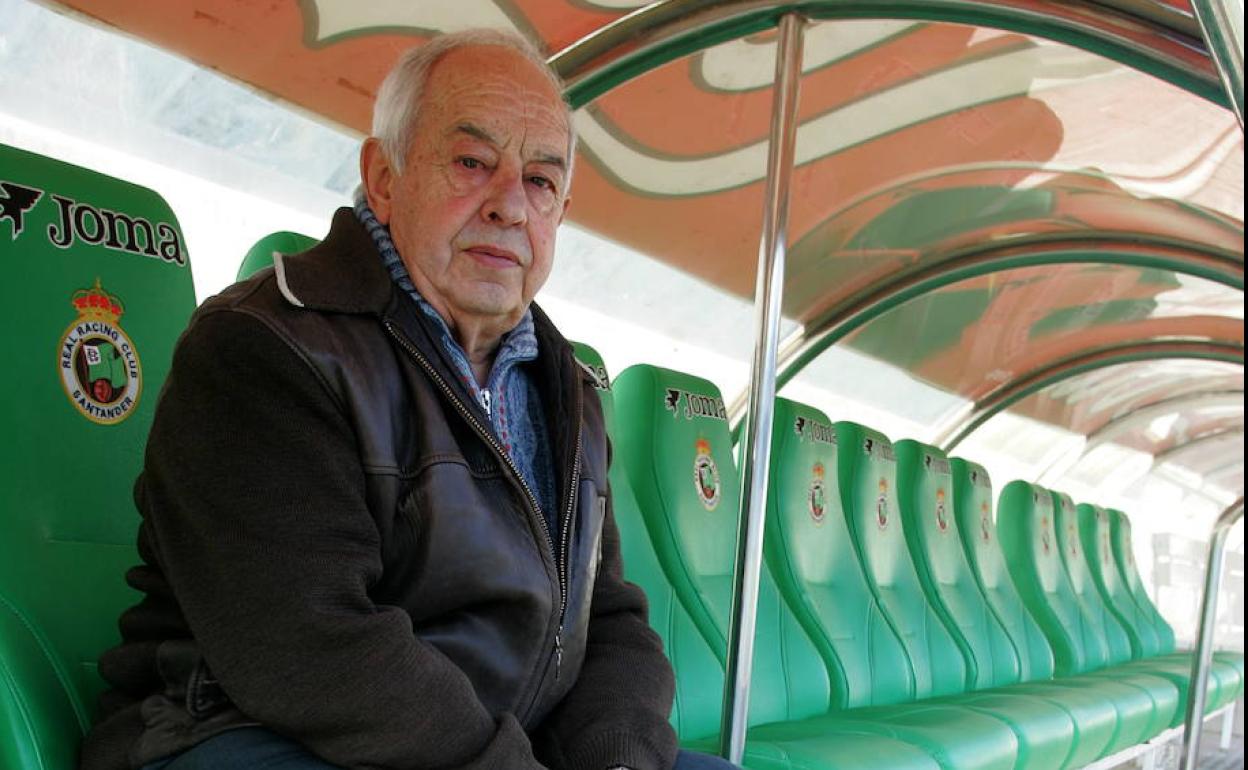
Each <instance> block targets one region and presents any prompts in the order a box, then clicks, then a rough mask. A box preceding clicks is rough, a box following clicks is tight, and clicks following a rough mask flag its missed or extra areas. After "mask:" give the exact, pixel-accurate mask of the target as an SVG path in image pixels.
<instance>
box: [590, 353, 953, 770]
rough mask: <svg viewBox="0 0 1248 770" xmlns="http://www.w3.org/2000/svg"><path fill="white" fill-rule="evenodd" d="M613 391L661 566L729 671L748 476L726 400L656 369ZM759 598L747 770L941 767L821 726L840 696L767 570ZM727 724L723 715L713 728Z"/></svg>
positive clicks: (707, 739)
mask: <svg viewBox="0 0 1248 770" xmlns="http://www.w3.org/2000/svg"><path fill="white" fill-rule="evenodd" d="M613 391H614V398H615V408H616V424H617V425H618V426H620V430H619V431H618V435H617V436H616V437H615V441H616V446H617V454H616V457H617V460H622V462H623V465H624V467H625V469H626V472H627V475H628V477H629V480H630V483H631V486H632V488H633V491H634V493H635V495H636V497H637V501H638V504H639V506H640V510H641V515H642V518H643V519H644V521H645V524H646V529H647V531H648V532H649V534H650V536H651V542H652V544H653V546H654V552H655V554H656V555H657V559H658V562H659V564H660V565H661V567H662V571H663V573H664V575H665V576H667V578H668V580H669V582H670V583H671V585H672V587H673V593H674V595H675V597H676V599H677V600H678V602H679V603H680V605H681V606H682V607H683V608H684V609H685V610H687V611H688V612H689V615H690V618H691V622H692V623H693V625H694V626H696V627H697V628H698V629H699V630H700V631H702V632H703V633H704V634H705V637H706V639H707V641H708V642H709V643H710V646H711V647H712V648H713V649H714V650H715V653H716V656H717V657H718V658H719V659H721V660H722V659H723V658H724V657H725V656H726V651H727V644H726V641H725V640H726V636H727V625H728V616H729V613H730V602H731V590H732V584H731V580H732V569H733V560H734V557H735V542H736V530H737V522H738V515H739V503H738V499H739V490H738V486H739V477H738V475H737V471H736V467H735V465H734V461H733V457H732V451H731V436H730V433H729V430H728V424H727V421H726V415H725V413H724V410H723V401H722V398H721V397H720V394H719V391H718V389H716V388H715V387H714V385H712V384H711V383H709V382H707V381H706V380H703V379H700V378H697V377H693V376H690V375H686V374H682V373H679V372H673V371H671V370H667V369H660V368H657V367H651V366H634V367H630V368H629V369H627V370H625V371H624V372H623V373H621V374H620V375H619V377H618V378H617V379H616V382H615V384H614V386H613ZM759 591H760V595H759V602H758V630H757V633H756V642H755V648H754V649H755V654H754V662H753V672H754V676H753V679H752V685H751V691H750V710H749V722H750V725H751V727H750V731H749V734H748V738H747V743H746V757H745V762H746V765H747V766H749V767H758V768H772V767H776V768H790V767H791V768H827V769H828V770H841V769H842V768H845V769H847V770H848V769H850V768H864V769H865V768H869V767H875V766H887V767H898V768H916V769H918V768H924V769H925V770H932V769H934V768H938V767H942V765H941V764H938V762H937V760H936V759H935V758H933V757H931V756H929V753H928V752H927V751H925V750H924V749H923V748H922V747H916V746H915V745H912V744H911V743H910V742H908V741H902V740H897V739H894V738H893V737H890V736H889V735H888V734H887V730H888V729H889V728H888V727H887V726H883V725H879V724H874V723H867V724H863V725H861V726H859V725H853V724H849V725H839V724H836V723H834V722H831V721H825V722H820V721H818V720H819V717H820V716H821V715H826V713H827V709H828V704H829V701H830V697H831V696H830V692H829V679H828V674H827V671H826V669H825V668H824V666H823V663H822V660H821V659H820V657H819V655H818V653H817V652H816V650H815V648H814V645H813V644H812V642H811V640H810V638H809V637H808V636H807V634H806V632H805V631H804V629H802V628H801V626H800V624H799V623H798V622H797V620H796V618H795V617H794V616H793V614H792V613H791V612H790V611H789V610H788V609H787V606H786V605H785V603H784V602H783V601H782V600H781V598H780V596H779V593H778V591H777V590H776V587H775V584H774V582H773V581H772V579H771V576H770V572H769V571H768V570H764V572H763V579H762V580H761V582H760V585H759ZM673 664H674V666H675V668H676V675H677V678H678V679H682V678H684V677H685V676H686V674H685V672H684V671H683V670H682V667H681V662H680V661H679V660H676V659H673ZM721 677H722V672H721ZM716 695H717V696H718V690H717V691H716ZM718 716H719V715H718V711H716V713H715V715H714V718H715V720H716V723H717V721H718ZM706 721H707V722H709V721H710V720H709V718H708V719H707V720H706ZM685 745H688V746H691V747H694V748H703V749H706V748H713V747H714V746H715V745H716V738H715V735H714V733H712V734H709V735H707V736H704V737H702V738H701V740H697V739H694V740H688V741H686V742H685ZM943 766H944V767H949V765H943Z"/></svg>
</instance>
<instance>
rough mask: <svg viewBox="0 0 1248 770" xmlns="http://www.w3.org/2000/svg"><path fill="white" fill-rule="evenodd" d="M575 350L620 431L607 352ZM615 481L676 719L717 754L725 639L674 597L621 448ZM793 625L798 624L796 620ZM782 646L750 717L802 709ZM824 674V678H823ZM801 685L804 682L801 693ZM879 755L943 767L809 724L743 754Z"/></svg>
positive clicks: (781, 764)
mask: <svg viewBox="0 0 1248 770" xmlns="http://www.w3.org/2000/svg"><path fill="white" fill-rule="evenodd" d="M577 357H578V358H579V359H580V361H582V363H584V364H587V366H588V367H589V368H590V369H593V371H594V372H595V374H597V376H598V379H599V382H600V383H602V384H603V386H604V388H603V389H600V391H599V396H602V402H603V412H604V417H605V418H607V424H608V429H609V431H610V432H612V434H613V436H617V433H618V428H617V426H618V424H619V423H618V422H617V419H615V409H614V398H613V394H612V392H610V391H609V389H607V388H609V387H610V386H609V379H608V374H607V369H605V367H604V366H603V362H602V358H600V357H599V356H598V354H597V353H595V352H594V351H592V349H590V348H588V346H583V344H578V346H577ZM625 424H629V423H628V422H625ZM625 441H626V439H625ZM610 483H612V493H613V505H614V515H615V520H617V525H618V527H619V530H620V545H622V552H623V558H624V569H625V577H626V578H628V579H629V580H631V582H634V583H636V584H638V585H640V587H641V588H643V590H645V593H646V597H648V598H649V600H650V624H651V626H653V628H654V629H655V630H656V631H658V633H659V635H660V636H661V638H663V640H664V649H665V651H666V654H668V656H669V659H670V660H671V663H673V669H674V670H675V674H676V698H675V703H674V705H673V714H671V723H673V726H674V728H675V729H676V734H678V736H679V738H680V741H681V745H684V746H685V748H690V749H696V750H701V751H709V753H716V751H718V750H719V726H720V716H721V703H723V700H721V695H723V686H724V665H723V660H724V655H725V645H724V643H723V639H719V640H718V641H716V644H715V645H713V644H711V643H710V641H709V640H708V639H706V638H705V636H704V635H703V634H701V631H700V630H699V629H698V628H696V625H695V624H694V621H693V618H691V615H690V614H689V613H688V612H686V610H685V608H684V604H683V603H681V602H680V600H679V599H678V598H676V595H675V589H674V587H673V584H671V582H670V580H669V579H668V577H666V573H665V572H664V569H663V565H661V564H660V562H659V558H658V555H656V553H655V549H654V547H653V544H651V540H650V537H649V532H648V525H646V522H645V520H644V518H643V514H641V509H640V507H639V505H638V503H636V498H635V495H634V494H633V490H631V483H630V482H629V479H628V474H626V472H625V470H624V462H623V452H619V451H618V452H617V453H615V456H614V459H613V463H612V469H610ZM723 483H726V482H725V480H724V479H721V484H723ZM699 492H700V490H699ZM721 504H725V503H721ZM770 599H771V600H770V602H768V603H764V604H765V607H764V610H766V608H768V607H770V608H771V615H773V616H775V614H776V608H778V605H776V603H775V600H774V594H773V595H771V597H770ZM789 629H790V630H794V629H792V624H791V621H790V624H789ZM764 633H765V634H774V635H780V634H781V625H780V623H779V621H778V623H771V624H768V625H766V626H765V629H764ZM790 640H791V641H794V643H802V641H806V640H805V636H804V635H801V634H800V633H797V634H790ZM778 644H779V643H778ZM806 644H809V641H806ZM778 649H779V646H775V645H760V650H761V653H760V654H759V655H756V658H758V660H756V663H755V666H756V668H755V671H756V676H755V688H754V690H753V694H751V703H754V704H760V705H759V706H758V708H754V709H751V718H754V719H764V718H768V719H773V718H784V716H786V715H787V714H790V713H794V714H796V711H789V710H787V701H789V700H790V699H792V698H794V695H795V693H794V691H792V688H790V678H787V676H785V675H784V674H782V673H781V674H780V675H775V655H774V654H771V653H773V650H778ZM799 656H800V655H799ZM806 656H807V659H812V653H809V654H807V655H806ZM764 671H765V673H766V675H765V676H764V675H763V673H764ZM815 674H816V675H815V676H807V678H805V679H806V680H807V681H812V683H815V688H816V690H815V696H814V704H812V708H814V709H815V710H816V711H817V710H820V709H821V708H822V705H824V704H825V703H826V696H827V695H826V675H825V674H822V673H821V671H817V670H816V671H815ZM820 681H822V683H824V684H822V685H820ZM800 691H801V690H800V689H799V693H800ZM881 756H882V758H885V759H886V761H887V763H889V766H890V768H897V769H899V770H936V769H937V768H938V765H937V764H936V761H935V760H934V759H931V758H930V756H929V755H927V754H926V753H925V751H922V750H920V749H917V748H914V746H910V745H906V744H904V743H900V741H894V740H887V739H881V738H880V736H874V735H867V734H852V733H849V731H842V733H840V734H836V735H820V734H815V733H810V731H807V733H805V734H801V735H797V736H789V738H786V740H780V741H768V740H763V739H760V738H758V736H751V738H750V739H749V740H748V743H746V753H745V759H744V761H745V765H746V766H748V768H755V769H776V770H789V769H792V770H799V769H802V770H805V769H827V770H867V769H870V768H872V766H877V765H876V764H877V763H879V761H880V758H881Z"/></svg>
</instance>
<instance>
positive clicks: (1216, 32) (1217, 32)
mask: <svg viewBox="0 0 1248 770" xmlns="http://www.w3.org/2000/svg"><path fill="white" fill-rule="evenodd" d="M1192 10H1193V11H1195V12H1196V21H1198V22H1200V31H1201V33H1202V34H1204V36H1205V46H1206V47H1207V48H1208V49H1209V58H1211V59H1213V63H1214V64H1215V65H1216V66H1217V68H1218V75H1219V77H1221V79H1222V88H1223V89H1225V91H1226V95H1227V98H1228V99H1229V100H1230V103H1231V112H1233V113H1235V117H1236V119H1238V120H1239V130H1240V131H1241V132H1242V131H1243V130H1244V4H1243V2H1242V0H1240V2H1236V0H1192Z"/></svg>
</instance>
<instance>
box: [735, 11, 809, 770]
mask: <svg viewBox="0 0 1248 770" xmlns="http://www.w3.org/2000/svg"><path fill="white" fill-rule="evenodd" d="M805 23H806V22H805V19H803V18H802V17H801V16H798V15H797V14H795V13H789V14H785V15H784V16H783V17H781V19H780V24H779V30H780V44H779V46H778V47H777V49H776V84H775V99H774V101H773V102H772V113H771V140H770V143H769V145H768V148H767V186H766V188H765V195H766V198H765V199H764V201H765V204H764V205H765V206H766V208H765V210H764V211H763V237H762V242H761V243H760V245H759V253H758V283H757V286H756V288H755V293H754V311H755V317H754V323H755V329H756V336H755V341H754V363H753V367H752V368H751V370H750V400H749V407H748V409H749V411H748V413H747V414H748V416H747V419H746V431H745V445H744V447H743V451H742V454H741V457H742V458H743V460H742V468H741V500H742V502H743V503H745V505H744V507H743V508H742V513H743V514H744V515H743V517H742V520H741V526H740V527H739V528H738V532H737V561H736V569H735V571H734V573H733V574H734V582H733V590H732V619H731V624H730V625H729V628H728V660H727V671H726V672H725V673H726V676H725V678H724V712H723V719H722V730H721V731H720V753H721V754H723V756H724V757H725V758H727V759H728V761H730V762H733V763H736V764H740V763H741V757H742V755H744V754H745V730H746V727H747V720H746V716H747V714H748V711H749V703H750V673H751V669H752V667H753V663H754V625H755V620H756V616H757V612H758V580H759V576H760V574H761V573H762V562H763V523H764V519H765V517H766V515H767V474H768V471H769V470H770V464H771V425H772V419H773V417H774V413H775V401H776V348H777V346H778V345H779V341H780V301H781V298H782V295H783V292H784V262H785V252H786V250H787V248H788V224H789V188H790V180H791V178H792V176H793V157H794V145H796V143H797V96H798V90H799V89H798V86H799V85H800V83H801V79H802V33H803V31H804V28H805Z"/></svg>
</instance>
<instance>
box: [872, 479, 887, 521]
mask: <svg viewBox="0 0 1248 770" xmlns="http://www.w3.org/2000/svg"><path fill="white" fill-rule="evenodd" d="M878 491H879V496H878V497H876V498H875V523H876V524H878V525H879V526H880V529H887V528H888V480H887V479H885V478H883V477H881V478H880V483H879V485H878Z"/></svg>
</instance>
